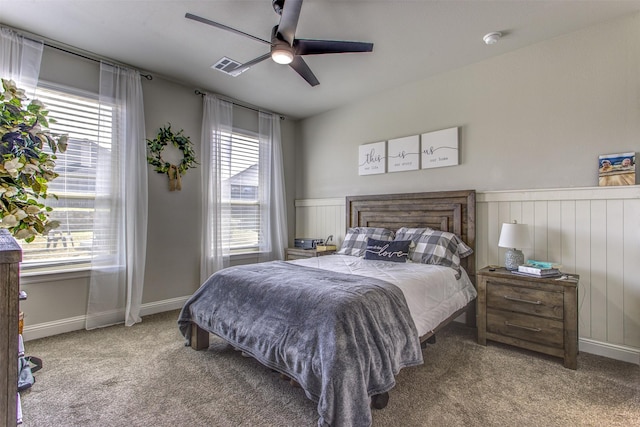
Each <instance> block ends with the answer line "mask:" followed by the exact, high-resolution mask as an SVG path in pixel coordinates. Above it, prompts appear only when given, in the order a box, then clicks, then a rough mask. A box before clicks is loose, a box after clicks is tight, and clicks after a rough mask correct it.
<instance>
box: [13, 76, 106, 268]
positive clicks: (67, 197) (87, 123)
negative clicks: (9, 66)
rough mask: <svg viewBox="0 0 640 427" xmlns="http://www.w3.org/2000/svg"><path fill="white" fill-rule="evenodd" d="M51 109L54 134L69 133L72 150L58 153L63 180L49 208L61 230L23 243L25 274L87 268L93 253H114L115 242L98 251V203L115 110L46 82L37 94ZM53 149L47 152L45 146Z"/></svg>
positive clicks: (54, 186)
mask: <svg viewBox="0 0 640 427" xmlns="http://www.w3.org/2000/svg"><path fill="white" fill-rule="evenodd" d="M36 98H37V99H39V100H40V101H41V102H42V103H44V105H45V106H46V108H47V109H48V110H49V118H50V119H54V120H55V123H49V125H50V126H49V129H50V130H51V133H53V134H64V133H66V134H68V135H69V145H68V148H67V151H66V152H65V153H62V154H57V159H56V167H55V171H56V172H57V173H58V174H59V175H60V176H59V177H58V178H56V179H54V180H53V181H51V182H50V183H49V194H50V195H51V194H55V195H56V196H57V200H56V198H54V197H50V198H49V199H47V201H46V204H47V205H49V206H51V207H52V208H53V211H52V212H51V213H50V217H51V219H54V220H57V221H59V222H60V227H58V228H56V229H54V230H52V231H51V232H49V234H48V235H47V236H38V237H36V239H35V240H34V241H33V242H31V243H24V242H19V243H20V244H21V246H22V249H23V259H24V260H23V263H22V267H23V269H26V270H28V269H32V268H39V269H40V268H42V269H50V268H54V267H61V266H62V267H70V266H77V265H78V264H81V263H87V262H88V261H89V260H90V258H91V256H92V254H93V253H94V251H96V250H99V251H109V250H110V249H111V248H110V243H109V242H112V241H113V240H112V239H109V238H106V239H104V240H102V239H101V241H103V242H104V245H103V246H102V247H99V248H94V247H93V237H94V233H95V230H94V229H93V217H94V200H95V194H96V165H97V159H98V154H99V153H100V152H102V151H103V150H107V151H110V148H111V109H110V108H105V107H104V106H103V107H102V108H100V105H99V103H98V99H97V96H96V95H90V94H86V93H78V92H77V91H73V90H72V89H68V88H61V87H58V86H54V85H50V84H45V83H41V85H39V86H38V89H37V91H36ZM46 149H47V150H48V147H46Z"/></svg>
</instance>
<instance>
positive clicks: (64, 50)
mask: <svg viewBox="0 0 640 427" xmlns="http://www.w3.org/2000/svg"><path fill="white" fill-rule="evenodd" d="M44 45H45V46H47V47H50V48H52V49H57V50H59V51H61V52H65V53H69V54H71V55H75V56H79V57H80V58H84V59H88V60H89V61H94V62H107V61H108V62H112V61H111V60H104V61H103V60H102V59H98V58H92V57H90V56H87V55H84V54H82V53H78V52H74V51H71V50H69V49H65V48H63V47H60V46H55V45H52V44H50V43H47V42H44ZM110 65H124V64H110ZM126 67H128V68H134V67H131V66H129V65H127V66H126ZM134 69H135V68H134ZM136 71H138V73H139V74H140V75H141V76H142V77H144V78H145V79H147V80H153V76H152V75H151V74H144V73H142V72H140V70H137V69H136Z"/></svg>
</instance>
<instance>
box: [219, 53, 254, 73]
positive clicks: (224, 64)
mask: <svg viewBox="0 0 640 427" xmlns="http://www.w3.org/2000/svg"><path fill="white" fill-rule="evenodd" d="M241 65H242V64H241V63H239V62H238V61H234V60H233V59H231V58H227V57H226V56H223V57H222V59H220V60H219V61H218V62H216V63H215V64H213V65H212V66H211V68H214V69H216V70H218V71H222V72H223V73H225V74H229V75H230V76H233V77H236V76H239V75H240V74H242V73H243V72H245V71H247V70H248V68H247V69H245V70H242V71H240V72H235V73H234V72H233V70H235V69H236V68H238V67H239V66H241Z"/></svg>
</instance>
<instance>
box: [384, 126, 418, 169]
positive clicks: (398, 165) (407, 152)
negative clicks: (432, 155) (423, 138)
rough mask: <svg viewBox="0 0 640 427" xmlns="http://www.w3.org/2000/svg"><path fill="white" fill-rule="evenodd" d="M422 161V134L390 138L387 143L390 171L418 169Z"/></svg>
mask: <svg viewBox="0 0 640 427" xmlns="http://www.w3.org/2000/svg"><path fill="white" fill-rule="evenodd" d="M419 161H420V136H419V135H413V136H405V137H404V138H396V139H390V140H389V142H388V145H387V163H388V164H389V167H388V169H389V172H400V171H410V170H416V169H418V162H419Z"/></svg>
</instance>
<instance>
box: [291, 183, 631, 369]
mask: <svg viewBox="0 0 640 427" xmlns="http://www.w3.org/2000/svg"><path fill="white" fill-rule="evenodd" d="M476 202H477V206H476V265H477V266H478V268H481V267H483V266H485V265H491V264H495V265H503V264H504V252H505V249H503V248H499V247H498V239H499V236H500V228H501V226H502V223H503V222H511V221H513V220H516V221H518V222H519V223H523V224H528V225H529V226H530V233H531V238H532V242H533V247H531V248H522V250H523V252H524V254H525V258H531V259H537V260H550V261H554V262H559V263H561V264H562V265H563V267H562V270H563V271H564V272H567V273H574V274H579V275H580V283H579V291H578V298H579V301H578V302H579V325H578V326H579V335H580V350H581V351H586V352H588V353H594V354H599V355H603V356H607V357H611V358H614V359H618V360H624V361H627V362H631V363H635V364H640V186H637V185H635V186H629V187H590V188H570V189H549V190H513V191H489V192H478V193H477V194H476ZM295 207H296V237H319V238H325V237H326V236H328V235H330V234H333V235H334V240H335V241H336V242H337V244H338V245H339V244H340V243H341V242H342V240H343V239H344V233H345V229H346V212H345V199H337V198H332V199H304V200H296V203H295Z"/></svg>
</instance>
